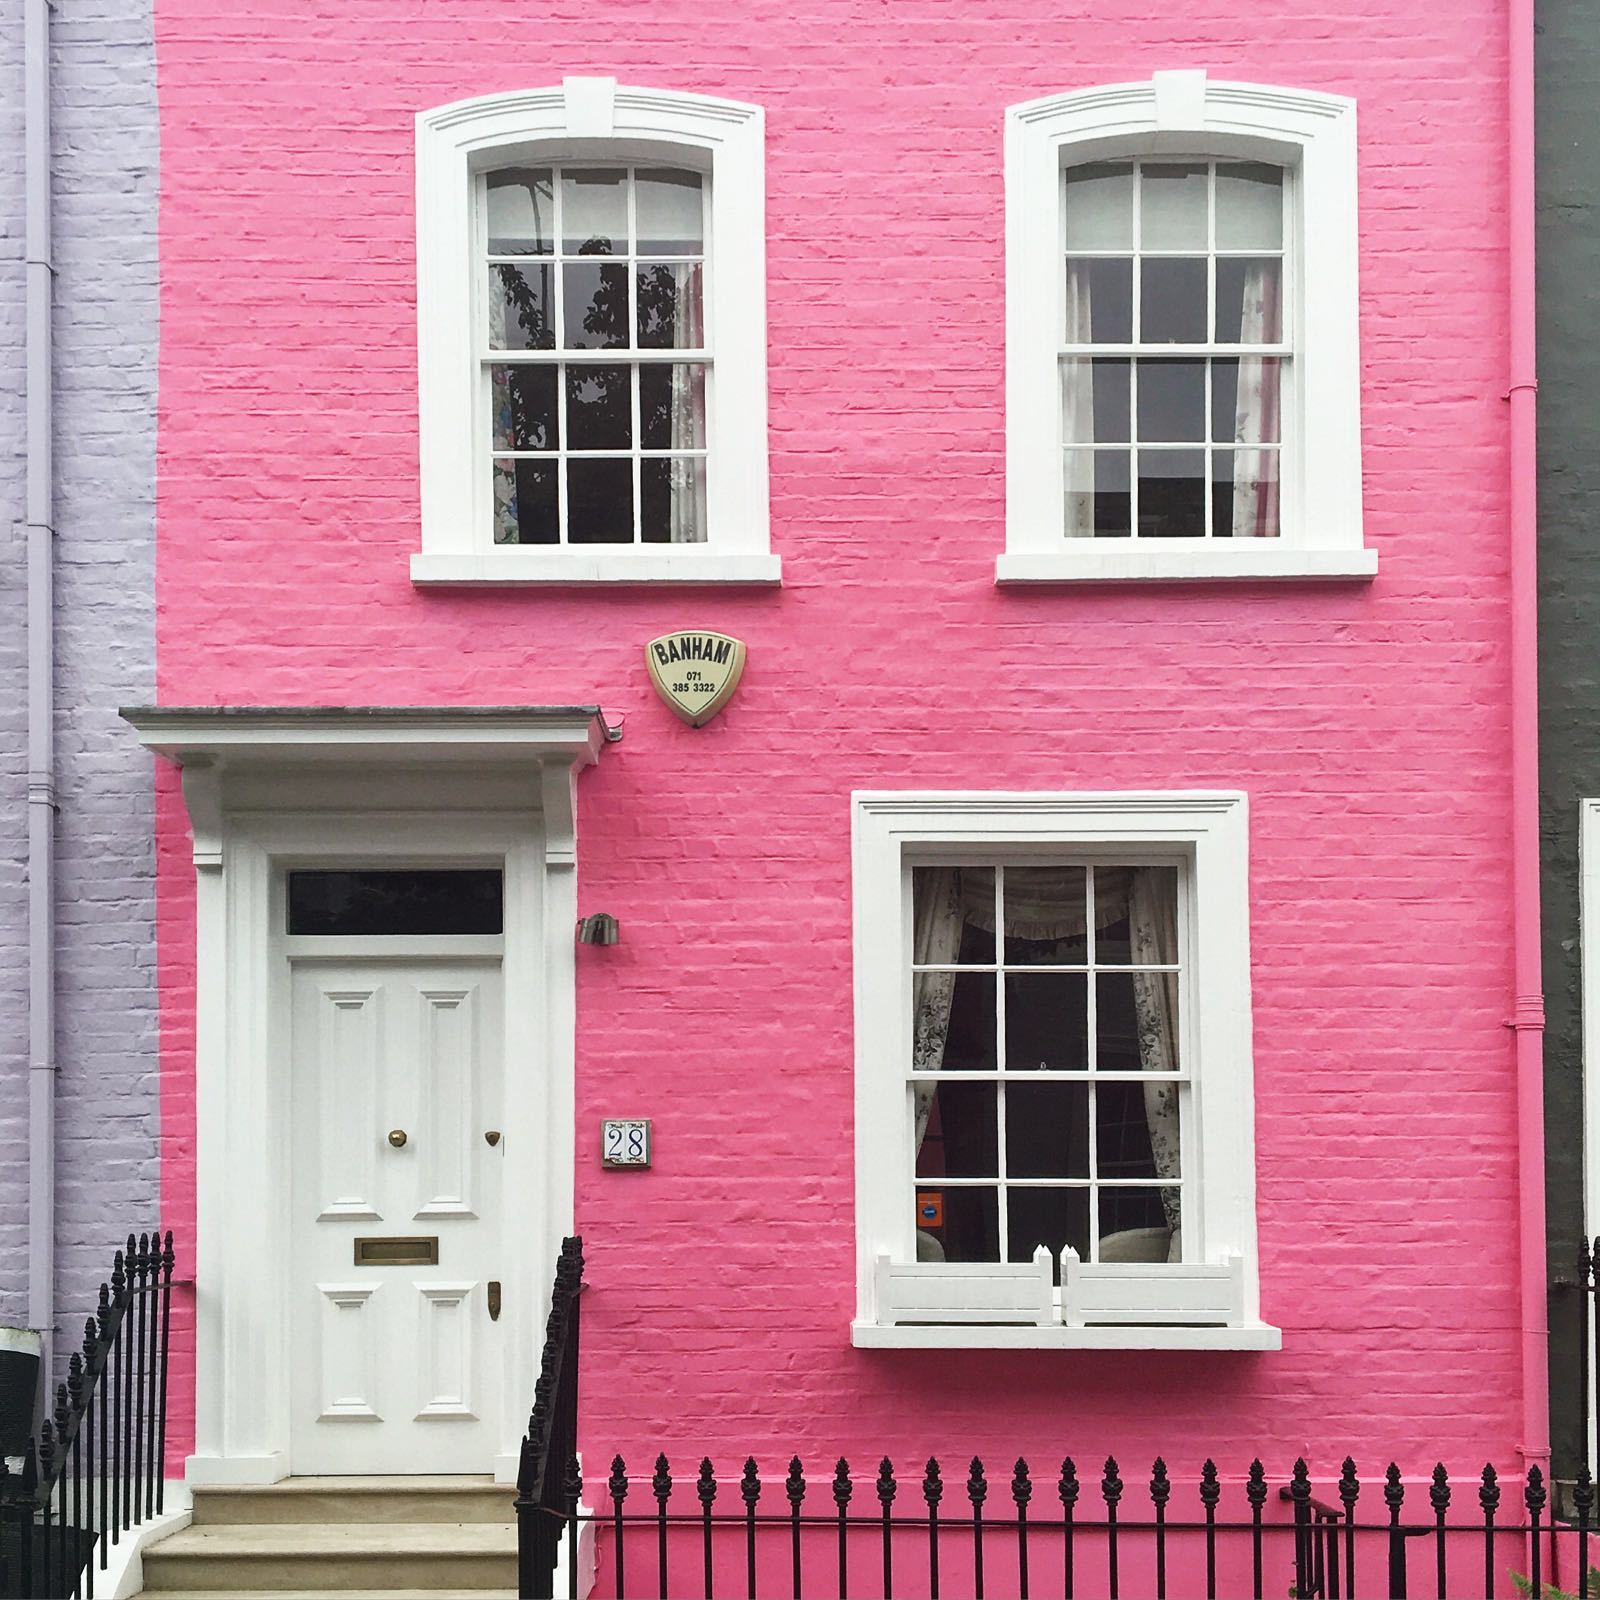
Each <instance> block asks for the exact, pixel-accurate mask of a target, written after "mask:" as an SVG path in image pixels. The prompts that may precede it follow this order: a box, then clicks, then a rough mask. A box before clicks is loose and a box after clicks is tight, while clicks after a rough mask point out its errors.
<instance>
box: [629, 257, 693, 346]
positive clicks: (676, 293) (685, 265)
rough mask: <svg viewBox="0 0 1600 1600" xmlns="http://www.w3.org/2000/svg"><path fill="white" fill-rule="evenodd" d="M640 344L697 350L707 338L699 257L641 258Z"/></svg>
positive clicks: (639, 278) (639, 285) (638, 270)
mask: <svg viewBox="0 0 1600 1600" xmlns="http://www.w3.org/2000/svg"><path fill="white" fill-rule="evenodd" d="M636 270H637V272H638V295H639V348H640V349H641V350H698V349H700V348H702V347H703V346H704V344H705V342H706V338H705V326H706V324H705V311H704V308H703V307H702V305H701V283H700V280H701V269H700V263H699V262H698V261H680V262H677V263H671V262H661V261H641V262H640V263H639V265H638V267H637V269H636Z"/></svg>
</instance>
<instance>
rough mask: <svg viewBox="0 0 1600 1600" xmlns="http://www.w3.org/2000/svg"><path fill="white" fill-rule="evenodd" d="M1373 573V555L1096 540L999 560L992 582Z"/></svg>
mask: <svg viewBox="0 0 1600 1600" xmlns="http://www.w3.org/2000/svg"><path fill="white" fill-rule="evenodd" d="M1152 546H1153V547H1154V548H1152ZM1197 546H1198V548H1197ZM1377 571H1378V552H1377V551H1376V550H1366V549H1352V550H1310V549H1307V548H1305V547H1304V546H1296V545H1286V544H1281V543H1279V542H1277V541H1276V540H1262V539H1246V540H1241V541H1238V542H1234V541H1232V540H1226V541H1223V540H1198V539H1197V540H1193V541H1189V542H1180V541H1177V540H1162V541H1156V540H1153V539H1152V540H1148V541H1147V540H1143V539H1139V540H1131V541H1127V542H1122V541H1116V542H1115V543H1114V542H1113V541H1110V540H1105V539H1096V540H1094V541H1092V542H1091V541H1089V540H1084V541H1082V544H1081V546H1080V545H1078V544H1077V543H1074V544H1073V545H1070V546H1067V547H1066V548H1063V549H1059V550H1049V551H1027V552H1017V553H1011V554H1007V555H1003V556H1000V557H999V558H998V559H997V560H996V562H995V573H994V581H995V582H996V583H1000V584H1012V583H1148V582H1166V583H1196V582H1199V583H1209V582H1217V581H1224V582H1226V581H1232V582H1248V581H1252V580H1255V581H1260V580H1263V579H1266V580H1278V579H1317V580H1327V579H1341V578H1342V579H1346V580H1350V579H1355V580H1364V579H1367V578H1371V577H1373V576H1375V575H1376V573H1377Z"/></svg>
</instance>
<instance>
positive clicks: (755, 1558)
mask: <svg viewBox="0 0 1600 1600" xmlns="http://www.w3.org/2000/svg"><path fill="white" fill-rule="evenodd" d="M563 1481H564V1484H565V1486H566V1487H565V1491H564V1496H565V1504H564V1505H561V1506H550V1507H547V1508H540V1510H539V1511H538V1512H537V1513H535V1514H536V1515H538V1516H540V1517H542V1518H543V1520H546V1521H548V1522H550V1523H551V1524H552V1525H553V1526H554V1527H555V1528H556V1531H557V1532H558V1534H560V1535H561V1536H562V1537H564V1538H565V1539H566V1541H567V1547H568V1561H567V1572H568V1589H567V1592H568V1594H569V1595H570V1596H574V1597H575V1596H576V1595H577V1593H578V1586H577V1585H578V1561H577V1553H578V1546H579V1538H580V1530H581V1529H582V1528H583V1527H584V1525H585V1524H590V1525H592V1526H593V1527H594V1530H595V1536H596V1544H597V1550H596V1564H597V1578H596V1584H595V1588H594V1591H593V1592H594V1593H595V1594H597V1595H615V1596H617V1597H619V1600H621V1597H623V1596H625V1595H627V1594H628V1593H630V1592H632V1593H634V1594H639V1595H681V1594H703V1595H705V1596H706V1597H707V1600H710V1597H711V1596H713V1595H717V1594H723V1595H737V1594H743V1595H746V1596H749V1597H750V1600H754V1597H755V1596H757V1595H759V1594H769V1595H793V1596H794V1597H795V1600H803V1597H806V1596H821V1595H833V1594H838V1595H839V1596H840V1597H841V1600H845V1597H858V1596H862V1595H869V1594H882V1595H884V1596H886V1597H887V1596H891V1595H895V1594H918V1595H928V1596H930V1597H931V1600H938V1597H939V1596H940V1595H941V1594H944V1595H946V1596H969V1595H970V1596H972V1597H973V1600H983V1596H984V1594H985V1592H986V1591H987V1592H988V1593H990V1594H993V1595H1015V1596H1021V1597H1023V1600H1026V1597H1028V1596H1029V1595H1031V1594H1039V1595H1052V1596H1054V1595H1062V1596H1065V1597H1067V1600H1072V1597H1074V1596H1078V1595H1082V1596H1085V1597H1087V1596H1109V1597H1110V1600H1118V1597H1119V1596H1128V1597H1130V1600H1133V1597H1140V1600H1148V1597H1150V1596H1154V1597H1156V1600H1165V1597H1166V1596H1168V1595H1173V1596H1178V1595H1200V1594H1204V1595H1205V1596H1207V1600H1216V1597H1217V1596H1219V1595H1223V1596H1241V1595H1250V1596H1252V1597H1254V1600H1262V1597H1263V1596H1268V1595H1270V1596H1280V1595H1284V1594H1289V1595H1291V1596H1296V1597H1298V1600H1356V1597H1357V1596H1387V1597H1389V1600H1406V1597H1407V1596H1409V1595H1410V1594H1412V1593H1415V1594H1417V1595H1437V1596H1438V1597H1439V1600H1447V1597H1449V1600H1455V1597H1460V1596H1466V1595H1477V1594H1480V1593H1481V1594H1483V1595H1484V1596H1486V1597H1491V1600H1492V1597H1495V1596H1506V1597H1509V1596H1511V1595H1512V1594H1513V1593H1514V1592H1515V1590H1514V1580H1513V1578H1512V1573H1513V1572H1515V1573H1518V1574H1525V1575H1526V1579H1527V1580H1528V1582H1529V1583H1531V1585H1532V1593H1533V1594H1535V1595H1538V1594H1541V1593H1542V1592H1545V1593H1547V1592H1549V1591H1543V1590H1542V1589H1541V1585H1542V1584H1544V1583H1545V1582H1547V1581H1549V1571H1548V1567H1549V1563H1550V1556H1551V1552H1553V1551H1556V1541H1558V1540H1559V1546H1560V1547H1559V1551H1556V1553H1558V1554H1559V1555H1560V1556H1561V1557H1562V1558H1563V1559H1562V1570H1563V1574H1564V1575H1570V1576H1567V1577H1566V1583H1567V1586H1569V1587H1570V1588H1571V1589H1572V1590H1573V1591H1575V1592H1577V1593H1579V1594H1582V1595H1584V1596H1585V1600H1600V1596H1594V1595H1591V1592H1590V1589H1589V1585H1588V1580H1587V1576H1586V1574H1587V1571H1588V1559H1589V1548H1588V1546H1589V1539H1590V1534H1591V1532H1592V1531H1593V1527H1592V1521H1591V1519H1592V1516H1593V1509H1594V1492H1593V1486H1592V1484H1591V1483H1590V1481H1589V1478H1588V1474H1587V1471H1585V1473H1584V1475H1583V1477H1582V1479H1581V1480H1580V1483H1579V1486H1578V1491H1577V1495H1576V1497H1575V1504H1576V1506H1577V1510H1578V1516H1579V1522H1578V1524H1577V1526H1576V1527H1566V1526H1558V1525H1556V1524H1554V1523H1552V1522H1551V1521H1550V1520H1549V1519H1548V1518H1546V1516H1545V1509H1546V1491H1545V1484H1544V1478H1543V1475H1542V1473H1541V1472H1540V1470H1539V1469H1538V1468H1537V1467H1533V1468H1530V1469H1529V1471H1528V1473H1527V1475H1526V1477H1525V1478H1524V1479H1522V1480H1520V1481H1519V1483H1518V1493H1517V1494H1515V1495H1506V1496H1505V1500H1506V1504H1505V1506H1504V1508H1503V1509H1504V1512H1505V1513H1506V1514H1505V1515H1502V1488H1501V1484H1500V1481H1499V1478H1498V1476H1497V1474H1496V1473H1495V1471H1494V1469H1493V1468H1492V1467H1485V1468H1484V1469H1483V1471H1482V1472H1481V1473H1480V1474H1478V1475H1477V1476H1476V1477H1474V1478H1473V1479H1472V1481H1471V1484H1470V1486H1469V1488H1468V1490H1467V1491H1466V1492H1464V1493H1463V1494H1462V1495H1461V1496H1460V1504H1459V1507H1457V1508H1456V1509H1457V1511H1458V1515H1457V1516H1456V1518H1455V1519H1454V1520H1452V1519H1451V1516H1450V1513H1451V1511H1452V1508H1453V1506H1455V1505H1456V1486H1455V1485H1453V1484H1452V1483H1451V1482H1450V1479H1449V1476H1448V1474H1447V1473H1446V1472H1445V1469H1444V1468H1443V1466H1439V1467H1436V1468H1435V1469H1434V1472H1433V1474H1432V1478H1431V1480H1430V1481H1429V1483H1428V1484H1426V1485H1422V1486H1419V1485H1417V1484H1414V1483H1413V1484H1411V1485H1408V1484H1407V1483H1406V1482H1405V1480H1404V1479H1403V1477H1402V1475H1401V1472H1400V1469H1399V1467H1398V1466H1396V1465H1391V1466H1390V1467H1389V1468H1388V1470H1387V1472H1386V1473H1385V1474H1384V1477H1383V1480H1382V1482H1381V1483H1378V1484H1374V1483H1372V1482H1371V1481H1367V1482H1363V1481H1362V1480H1361V1478H1360V1477H1359V1475H1358V1474H1357V1471H1356V1467H1355V1463H1354V1462H1353V1461H1351V1460H1348V1459H1347V1460H1346V1461H1345V1462H1344V1466H1343V1471H1342V1474H1341V1475H1340V1477H1339V1478H1338V1480H1337V1481H1336V1483H1335V1485H1334V1487H1333V1495H1334V1496H1335V1497H1336V1498H1337V1500H1338V1505H1337V1506H1335V1505H1333V1504H1332V1503H1331V1501H1330V1500H1329V1499H1327V1498H1324V1497H1322V1496H1319V1495H1318V1494H1316V1493H1314V1491H1313V1481H1312V1477H1311V1473H1310V1470H1309V1468H1308V1466H1307V1464H1306V1463H1305V1462H1304V1461H1297V1462H1295V1464H1294V1467H1293V1470H1292V1471H1291V1473H1290V1474H1289V1476H1288V1481H1287V1482H1285V1483H1282V1484H1281V1485H1280V1488H1279V1499H1280V1500H1281V1501H1284V1502H1287V1506H1288V1514H1287V1516H1286V1517H1284V1518H1282V1519H1273V1518H1269V1516H1268V1515H1267V1506H1268V1502H1269V1499H1270V1498H1271V1485H1270V1483H1269V1479H1268V1474H1267V1472H1266V1469H1265V1468H1264V1466H1263V1465H1262V1463H1261V1462H1260V1461H1255V1462H1252V1463H1251V1465H1250V1469H1249V1471H1248V1473H1247V1474H1246V1475H1245V1476H1244V1478H1243V1479H1242V1480H1239V1481H1234V1482H1225V1481H1224V1480H1223V1478H1222V1477H1221V1475H1220V1474H1219V1472H1218V1469H1217V1467H1216V1465H1215V1463H1213V1462H1211V1461H1207V1462H1206V1463H1205V1465H1204V1467H1203V1468H1202V1469H1201V1471H1200V1475H1199V1477H1198V1479H1197V1480H1196V1481H1195V1482H1194V1483H1193V1484H1192V1485H1186V1486H1184V1490H1183V1494H1182V1497H1181V1502H1180V1500H1179V1498H1178V1496H1177V1495H1176V1493H1175V1491H1176V1489H1177V1487H1178V1486H1177V1485H1175V1484H1174V1482H1173V1480H1172V1478H1171V1477H1170V1476H1169V1474H1168V1470H1167V1467H1166V1464H1165V1463H1164V1462H1163V1461H1162V1460H1160V1459H1157V1460H1156V1462H1155V1463H1154V1464H1153V1466H1152V1469H1151V1473H1150V1477H1149V1479H1148V1482H1147V1483H1146V1484H1145V1485H1144V1486H1143V1499H1144V1502H1145V1503H1144V1504H1143V1505H1141V1506H1136V1505H1135V1504H1134V1496H1133V1494H1131V1493H1130V1492H1129V1486H1128V1485H1127V1484H1126V1483H1124V1481H1123V1479H1122V1477H1121V1475H1120V1470H1119V1468H1118V1465H1117V1463H1116V1461H1115V1460H1110V1459H1108V1460H1107V1461H1106V1463H1105V1466H1104V1469H1103V1471H1102V1474H1101V1476H1100V1478H1099V1481H1098V1482H1097V1483H1096V1482H1093V1481H1092V1480H1091V1481H1089V1482H1085V1481H1084V1480H1082V1479H1080V1477H1079V1476H1078V1471H1077V1468H1076V1466H1075V1465H1074V1463H1073V1462H1072V1461H1071V1460H1070V1459H1068V1460H1066V1461H1064V1462H1063V1463H1062V1465H1061V1468H1060V1471H1059V1474H1054V1475H1053V1476H1052V1479H1051V1480H1050V1481H1047V1482H1045V1483H1043V1484H1036V1483H1035V1481H1034V1479H1033V1476H1032V1473H1031V1470H1030V1468H1029V1466H1028V1463H1027V1462H1026V1461H1022V1460H1019V1461H1017V1462H1016V1464H1015V1466H1014V1468H1013V1470H1012V1472H1011V1474H1010V1477H1009V1480H1008V1481H1005V1482H1002V1483H1000V1484H991V1483H990V1482H989V1479H988V1476H987V1474H986V1471H985V1469H984V1466H983V1463H982V1462H981V1461H980V1460H978V1459H976V1458H974V1459H973V1460H972V1461H971V1463H970V1464H969V1467H968V1470H967V1473H966V1476H965V1478H964V1480H959V1479H958V1481H957V1482H956V1483H954V1484H951V1483H947V1481H946V1479H945V1477H944V1474H943V1471H942V1469H941V1467H940V1465H939V1463H938V1461H936V1460H930V1461H929V1462H928V1463H927V1465H926V1467H925V1468H924V1470H923V1472H922V1474H921V1477H920V1479H918V1480H915V1481H913V1482H912V1483H911V1484H909V1485H908V1484H902V1483H901V1481H900V1480H899V1479H898V1478H897V1477H896V1475H895V1471H894V1467H893V1464H892V1462H891V1461H890V1460H889V1459H888V1458H887V1457H885V1458H884V1459H883V1461H882V1462H881V1464H880V1465H879V1468H878V1471H877V1475H876V1477H874V1478H871V1479H868V1480H867V1481H866V1482H865V1483H860V1482H858V1481H857V1479H856V1478H855V1477H854V1476H853V1475H852V1472H851V1469H850V1466H849V1464H848V1462H846V1461H845V1460H843V1459H841V1460H840V1461H839V1462H838V1463H837V1464H836V1466H835V1468H834V1471H833V1475H832V1477H831V1478H826V1479H822V1480H820V1481H819V1480H818V1479H814V1478H812V1477H809V1476H808V1475H807V1473H806V1471H805V1468H804V1465H803V1463H802V1462H801V1460H800V1458H799V1457H798V1456H796V1457H794V1458H793V1459H792V1460H791V1461H790V1463H789V1470H788V1474H787V1476H786V1477H785V1478H783V1479H782V1480H781V1481H780V1482H773V1481H772V1480H770V1479H764V1478H763V1477H762V1475H761V1472H760V1469H759V1467H758V1466H757V1463H756V1461H755V1459H754V1458H753V1457H752V1458H749V1459H747V1460H746V1461H745V1464H744V1470H743V1473H742V1475H741V1476H740V1477H739V1479H738V1480H737V1482H736V1483H734V1484H731V1485H730V1484H728V1483H726V1482H725V1481H724V1480H722V1479H719V1477H718V1475H717V1472H716V1469H715V1467H714V1466H713V1464H712V1462H711V1460H710V1459H709V1458H705V1459H703V1460H702V1461H701V1462H700V1466H699V1471H698V1473H697V1474H696V1475H695V1477H694V1478H693V1480H692V1482H691V1483H690V1484H689V1485H688V1488H689V1490H690V1493H689V1494H688V1495H684V1494H681V1493H680V1491H681V1490H682V1489H683V1488H684V1485H683V1484H681V1483H679V1482H675V1481H674V1479H673V1476H672V1472H671V1468H670V1464H669V1463H668V1461H667V1458H666V1457H665V1456H658V1457H657V1458H656V1462H655V1470H654V1472H653V1473H652V1474H651V1476H650V1477H648V1478H642V1477H634V1476H631V1475H630V1474H629V1472H628V1469H627V1465H626V1463H625V1462H624V1461H623V1459H622V1457H621V1456H617V1457H615V1458H614V1459H613V1461H612V1464H611V1474H610V1477H609V1478H608V1479H607V1480H604V1482H603V1483H602V1484H591V1486H590V1487H591V1489H593V1490H594V1491H596V1492H595V1495H594V1498H595V1499H596V1500H597V1502H599V1504H598V1506H597V1508H596V1509H595V1510H592V1511H589V1510H582V1509H580V1506H579V1501H580V1498H581V1490H582V1487H583V1486H582V1482H581V1476H580V1474H579V1470H578V1463H577V1461H576V1458H574V1459H572V1460H571V1461H569V1462H568V1464H567V1469H566V1472H565V1474H564V1479H563ZM1424 1492H1425V1498H1426V1505H1427V1512H1426V1520H1416V1515H1415V1512H1413V1514H1412V1516H1411V1517H1410V1518H1408V1517H1407V1515H1406V1511H1407V1508H1408V1504H1409V1505H1412V1506H1414V1505H1416V1503H1417V1502H1418V1501H1419V1500H1420V1499H1422V1498H1423V1497H1424ZM685 1500H689V1501H690V1502H691V1504H694V1503H697V1508H696V1509H691V1510H677V1509H675V1506H677V1505H681V1504H682V1503H683V1502H684V1501H685ZM639 1502H644V1503H645V1505H646V1507H647V1509H642V1510H631V1509H629V1507H630V1503H634V1504H637V1503H639ZM650 1502H653V1506H652V1505H650ZM830 1502H831V1505H830ZM1051 1502H1054V1504H1051ZM769 1506H770V1507H772V1508H773V1509H766V1508H767V1507H769ZM812 1507H816V1508H817V1509H811V1508H812ZM553 1567H554V1564H553V1562H552V1565H551V1570H552V1571H553ZM1580 1575H1582V1576H1580ZM630 1586H631V1588H630ZM522 1592H523V1593H524V1594H525V1595H532V1596H535V1597H537V1596H544V1595H548V1594H549V1592H550V1591H549V1589H548V1588H543V1589H533V1590H527V1589H525V1590H523V1591H522Z"/></svg>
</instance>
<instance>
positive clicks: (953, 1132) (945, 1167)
mask: <svg viewBox="0 0 1600 1600" xmlns="http://www.w3.org/2000/svg"><path fill="white" fill-rule="evenodd" d="M995 1093H996V1091H995V1087H994V1085H993V1084H992V1083H941V1084H940V1085H939V1087H938V1090H937V1091H936V1093H935V1095H934V1107H935V1109H934V1111H933V1114H932V1115H931V1116H930V1117H929V1118H928V1127H927V1131H926V1132H925V1133H924V1134H923V1137H922V1148H921V1149H920V1150H919V1151H918V1152H917V1177H918V1178H921V1179H926V1178H992V1177H994V1176H995V1175H996V1174H997V1173H998V1172H999V1171H1000V1146H999V1132H998V1129H999V1121H998V1115H997V1111H996V1101H995Z"/></svg>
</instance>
